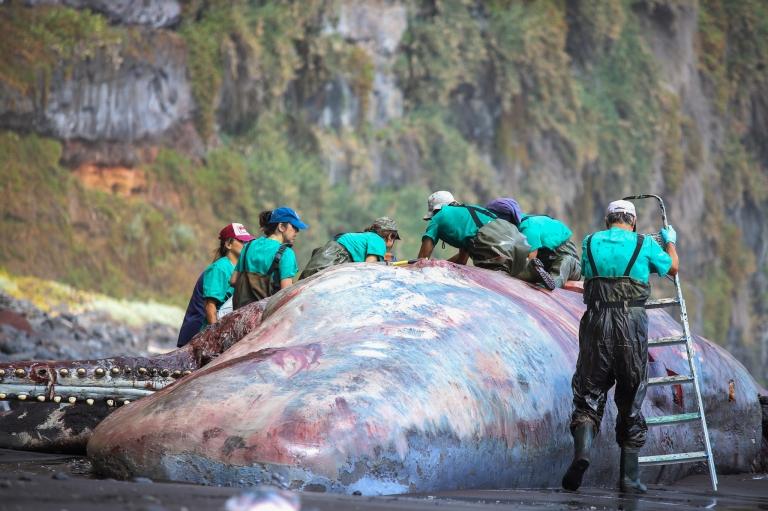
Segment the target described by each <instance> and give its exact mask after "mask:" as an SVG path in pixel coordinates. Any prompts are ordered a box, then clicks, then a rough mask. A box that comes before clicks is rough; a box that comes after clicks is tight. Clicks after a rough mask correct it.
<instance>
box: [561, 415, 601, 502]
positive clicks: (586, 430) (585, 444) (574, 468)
mask: <svg viewBox="0 0 768 511" xmlns="http://www.w3.org/2000/svg"><path fill="white" fill-rule="evenodd" d="M593 436H594V431H593V430H592V425H591V424H582V425H581V426H579V427H578V428H576V429H575V430H574V432H573V447H574V454H573V461H572V462H571V466H570V467H568V470H567V471H566V472H565V475H564V476H563V488H565V489H566V490H571V491H574V490H578V489H579V486H581V478H582V477H584V472H586V471H587V469H588V468H589V449H590V448H591V447H592V438H593Z"/></svg>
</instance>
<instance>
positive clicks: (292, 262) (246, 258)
mask: <svg viewBox="0 0 768 511" xmlns="http://www.w3.org/2000/svg"><path fill="white" fill-rule="evenodd" d="M279 248H280V242H279V241H277V240H273V239H272V238H267V237H266V236H262V237H261V238H256V239H255V240H252V241H249V242H248V243H247V244H246V245H245V246H244V247H243V250H242V252H240V259H238V260H237V266H235V270H236V271H238V272H240V273H242V272H250V273H258V274H260V275H266V274H267V272H268V271H269V268H270V267H271V266H272V261H273V260H274V259H275V254H277V249H279ZM279 272H280V280H283V279H290V278H292V277H293V276H294V275H296V274H297V273H299V265H298V264H297V263H296V253H295V252H294V251H293V249H292V248H291V247H287V248H286V249H285V251H284V252H283V256H282V257H281V258H280V265H279Z"/></svg>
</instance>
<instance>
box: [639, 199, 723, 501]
mask: <svg viewBox="0 0 768 511" xmlns="http://www.w3.org/2000/svg"><path fill="white" fill-rule="evenodd" d="M624 199H625V200H634V199H656V200H657V201H658V202H659V207H660V209H661V219H662V222H663V225H664V227H667V226H668V225H669V224H668V223H667V211H666V208H665V207H664V201H663V200H662V199H661V197H659V196H658V195H633V196H631V197H624ZM668 278H669V279H670V280H672V281H673V282H674V283H675V292H676V295H677V297H676V298H662V299H659V300H648V301H647V302H646V303H645V308H646V309H658V308H662V307H674V306H679V307H680V323H682V325H683V335H682V337H660V338H656V339H648V347H649V348H651V347H654V348H658V347H663V346H679V345H681V344H684V345H685V351H686V354H687V358H688V367H689V368H690V371H691V372H690V374H689V375H674V376H662V377H660V378H649V379H648V386H649V387H650V386H651V385H680V384H688V383H692V384H693V388H694V390H695V392H696V404H697V406H698V411H696V412H691V413H681V414H677V415H662V416H658V417H648V418H646V423H647V424H648V426H666V425H674V424H682V423H686V422H694V421H697V420H700V421H701V429H702V432H703V434H704V450H703V451H695V452H681V453H674V454H659V455H655V456H641V457H640V466H653V465H672V464H677V463H694V462H699V461H704V462H706V464H707V466H708V468H709V478H710V480H711V481H712V491H717V473H716V472H715V460H714V458H713V457H712V446H711V444H710V441H709V430H708V429H707V420H706V418H705V417H704V404H703V403H702V401H701V389H700V387H699V375H698V373H697V371H696V364H695V363H694V355H695V350H694V346H693V340H692V339H691V330H690V327H689V326H688V312H687V311H686V309H685V300H684V299H683V292H682V289H681V288H680V277H679V275H675V277H674V279H673V278H671V277H668Z"/></svg>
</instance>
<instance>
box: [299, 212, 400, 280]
mask: <svg viewBox="0 0 768 511" xmlns="http://www.w3.org/2000/svg"><path fill="white" fill-rule="evenodd" d="M399 239H400V235H399V234H398V229H397V223H396V222H395V221H394V220H392V219H391V218H389V217H386V216H384V217H381V218H377V219H376V220H375V221H374V222H373V224H371V226H370V227H368V228H367V229H366V230H365V231H364V232H348V233H346V234H339V235H337V236H336V237H335V238H334V239H333V240H331V241H329V242H328V243H326V244H325V245H324V246H322V247H319V248H316V249H315V250H314V251H313V252H312V257H311V258H310V260H309V262H308V263H307V266H306V268H305V269H304V271H303V272H301V277H299V280H301V279H305V278H307V277H309V276H311V275H314V274H315V273H317V272H319V271H322V270H324V269H326V268H330V267H331V266H335V265H337V264H343V263H350V262H353V263H363V262H365V263H373V262H377V261H383V260H384V256H385V255H386V253H387V252H388V251H391V250H392V247H394V245H395V241H397V240H399Z"/></svg>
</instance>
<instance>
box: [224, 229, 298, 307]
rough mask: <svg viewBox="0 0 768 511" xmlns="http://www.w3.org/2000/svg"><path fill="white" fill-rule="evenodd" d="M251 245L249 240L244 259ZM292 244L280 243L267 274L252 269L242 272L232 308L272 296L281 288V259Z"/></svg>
mask: <svg viewBox="0 0 768 511" xmlns="http://www.w3.org/2000/svg"><path fill="white" fill-rule="evenodd" d="M250 246H251V244H250V242H249V243H248V244H247V245H246V246H245V250H243V253H242V255H241V256H240V257H243V258H244V259H243V260H244V261H245V260H246V259H245V257H246V255H247V254H248V249H249V248H250ZM290 246H291V244H290V243H283V244H282V245H280V248H278V249H277V253H275V257H274V259H272V264H271V265H270V266H269V270H267V273H266V275H262V274H261V273H254V272H250V271H244V272H241V273H240V275H239V276H238V277H237V281H236V282H235V291H234V293H232V308H233V309H234V310H236V309H239V308H240V307H243V306H245V305H248V304H249V303H251V302H257V301H259V300H263V299H264V298H267V297H270V296H272V295H273V294H275V293H277V292H278V291H279V290H280V259H282V257H283V253H284V252H285V249H287V248H288V247H290Z"/></svg>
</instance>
